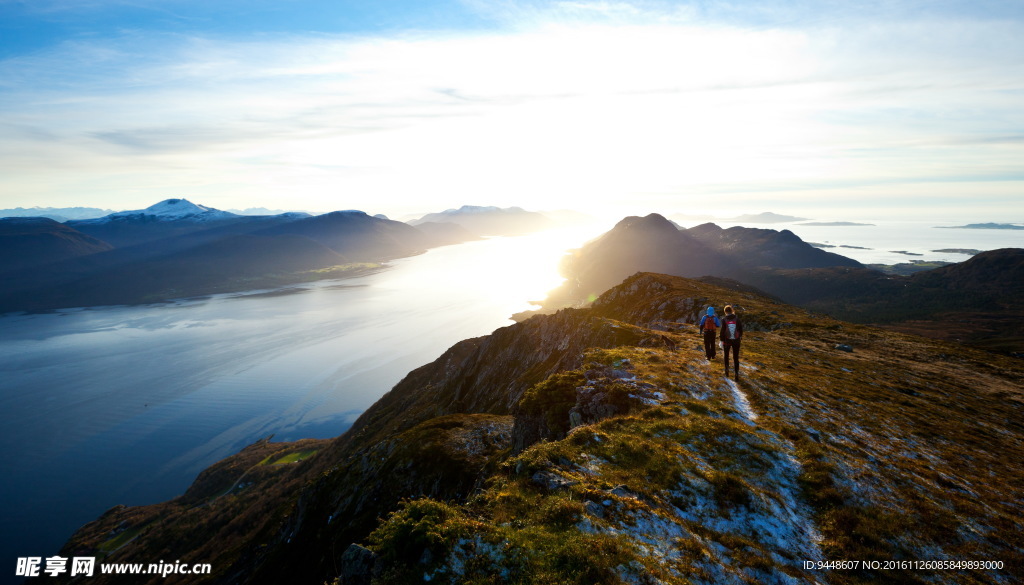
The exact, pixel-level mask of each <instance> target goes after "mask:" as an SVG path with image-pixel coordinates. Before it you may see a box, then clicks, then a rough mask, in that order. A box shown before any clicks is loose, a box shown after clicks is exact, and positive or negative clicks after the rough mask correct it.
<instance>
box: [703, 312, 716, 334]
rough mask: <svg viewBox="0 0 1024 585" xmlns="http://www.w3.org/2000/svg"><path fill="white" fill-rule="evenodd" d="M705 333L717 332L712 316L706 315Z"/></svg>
mask: <svg viewBox="0 0 1024 585" xmlns="http://www.w3.org/2000/svg"><path fill="white" fill-rule="evenodd" d="M703 330H704V331H710V332H712V333H714V332H715V330H716V329H715V318H714V317H712V316H711V315H704V328H703Z"/></svg>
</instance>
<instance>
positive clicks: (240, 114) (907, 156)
mask: <svg viewBox="0 0 1024 585" xmlns="http://www.w3.org/2000/svg"><path fill="white" fill-rule="evenodd" d="M480 6H481V7H480V8H479V9H480V10H484V9H485V7H483V5H482V4H481V5H480ZM652 6H653V8H652ZM663 8H666V7H665V6H662V5H660V4H657V5H655V4H651V3H628V4H627V3H616V2H598V3H593V2H559V3H543V4H541V3H530V4H527V5H524V4H522V3H487V6H486V9H487V10H490V11H491V12H492V14H499V13H501V12H502V11H504V13H505V15H506V17H507V18H508V19H510V21H511V20H516V21H517V22H520V23H525V22H527V20H528V19H524V17H523V14H524V10H526V11H532V12H531V14H533V16H531V17H530V18H534V19H537V20H536V22H537V23H538V24H531V25H526V24H523V25H522V26H516V27H510V28H506V29H504V30H502V31H497V32H493V31H492V32H480V31H477V32H457V31H450V32H447V33H436V32H434V33H425V32H420V33H415V32H408V33H404V34H391V35H387V36H381V35H362V36H357V35H302V36H298V35H274V36H265V37H259V38H252V37H250V38H244V39H235V40H231V39H216V38H207V37H199V36H195V35H172V34H154V33H148V34H141V33H127V34H125V35H123V36H121V37H119V38H116V39H111V40H95V41H82V40H79V41H75V42H68V43H65V44H64V45H62V46H60V47H57V48H55V49H53V50H50V51H45V52H41V53H37V54H34V55H31V56H27V57H19V58H15V59H8V60H6V61H3V62H0V88H2V89H3V91H2V92H0V116H2V117H3V119H5V120H11V121H16V124H17V127H18V128H19V131H18V132H11V133H6V132H5V133H2V134H0V155H3V158H2V160H3V161H4V162H0V167H2V170H3V173H0V174H2V175H3V178H0V187H2V188H3V191H4V192H7V193H22V194H25V196H26V197H28V196H33V197H44V196H47V194H48V193H49V194H52V193H56V192H58V191H59V192H62V193H72V194H73V196H74V197H76V198H77V200H78V202H82V203H89V204H95V205H104V206H110V207H127V208H131V207H134V208H138V207H140V206H143V207H144V206H145V205H148V204H149V203H151V201H148V200H133V201H131V202H130V203H129V202H125V203H123V204H120V205H119V204H118V203H117V202H116V201H112V200H111V199H100V196H102V197H113V196H116V195H117V194H120V196H121V197H146V198H155V197H158V196H160V197H162V196H163V195H165V194H167V193H176V194H180V195H186V196H190V197H192V198H198V199H201V200H202V201H205V202H206V203H207V204H211V205H215V206H218V207H248V206H251V205H257V204H265V205H268V206H273V205H278V204H277V203H275V201H279V200H280V198H281V197H288V198H289V199H290V200H292V201H295V205H296V206H299V207H305V208H311V209H331V208H335V207H339V206H341V207H367V208H370V210H371V211H385V212H387V211H393V212H395V213H400V212H401V211H402V210H404V209H410V208H416V209H423V208H424V207H426V208H428V209H429V208H434V207H437V208H442V207H454V206H458V205H460V204H462V203H465V202H466V201H468V200H474V201H480V199H481V197H483V198H484V199H486V201H482V202H484V203H494V204H520V205H525V206H527V207H531V206H532V207H540V206H543V205H549V204H553V205H556V206H569V207H571V206H573V205H574V203H576V202H578V201H579V200H580V199H579V198H580V197H585V199H584V200H585V201H586V202H587V203H588V204H594V203H595V202H604V203H611V202H614V201H615V200H619V199H623V198H632V199H636V198H647V200H649V202H650V208H652V209H664V210H665V211H666V212H670V211H672V209H670V208H666V207H665V206H672V207H676V208H680V207H685V206H686V200H687V198H690V197H694V196H699V195H700V194H702V193H708V192H716V193H728V192H733V193H740V192H764V191H765V190H768V191H771V192H777V193H784V194H788V195H787V196H789V197H792V198H793V200H800V201H808V202H810V203H813V200H814V198H815V197H817V195H815V193H814V192H813V191H814V190H822V189H829V188H836V189H844V188H848V189H864V188H868V187H870V186H871V185H876V186H878V188H879V189H885V188H888V187H886V186H888V185H893V184H896V183H898V184H900V185H904V187H901V189H904V190H906V192H907V193H908V195H907V196H908V197H910V196H911V195H910V193H912V191H913V188H912V187H910V185H922V187H920V196H921V197H925V196H926V194H927V192H928V188H926V187H924V186H923V185H926V184H931V183H934V182H935V181H944V180H945V181H950V182H958V183H960V184H961V185H962V184H963V180H962V178H963V177H969V178H970V180H971V181H972V182H975V183H978V184H984V183H991V182H994V181H996V180H1006V178H1007V177H1010V178H1012V177H1013V176H1014V171H1015V170H1019V168H1020V166H1019V162H1018V161H1020V160H1024V157H1022V156H1021V154H1022V152H1021V141H1020V140H1019V136H1020V135H1024V114H1022V113H1021V110H1020V108H1019V106H1018V105H1017V104H1018V103H1019V99H1018V98H1019V96H1020V93H1021V92H1022V91H1024V87H1022V85H1024V81H1022V80H1024V70H1022V68H1024V65H1022V64H1024V54H1022V53H1024V48H1021V47H1020V45H1019V43H1016V42H1015V39H1017V38H1019V36H1020V34H1021V32H1024V31H1022V30H1021V26H1020V24H1019V23H1016V22H1014V21H1005V20H1002V21H987V20H964V21H952V20H942V19H939V20H935V19H932V18H931V17H929V18H926V19H921V20H914V21H909V22H903V23H900V22H874V23H873V24H872V26H870V27H862V26H857V27H844V26H837V25H834V24H831V23H829V24H825V25H821V24H816V25H815V26H808V27H802V26H789V27H765V26H739V25H737V24H722V23H709V22H704V21H703V20H701V21H698V20H695V18H696V17H695V16H694V15H695V14H697V13H695V12H693V10H691V9H685V10H668V9H667V8H666V9H664V10H663ZM722 10H724V9H722ZM542 13H543V14H551V13H554V14H557V16H558V17H557V18H553V17H552V18H549V17H547V16H543V18H542V17H541V16H537V15H538V14H542ZM698 16H699V15H698ZM701 18H705V17H701ZM53 169H63V170H62V171H61V173H60V174H59V176H55V173H54V172H53ZM830 186H831V187H830ZM161 189H162V190H163V192H160V191H161ZM111 194H113V195H111ZM1000 196H1004V195H1000ZM339 197H343V198H344V201H339ZM424 200H430V201H432V203H430V204H424V203H423V201H424ZM433 201H436V203H433ZM51 202H53V203H59V202H56V201H53V200H52V199H46V200H38V201H36V200H33V201H28V200H25V201H22V200H17V201H15V200H12V201H10V202H5V203H10V205H8V206H13V205H14V204H49V203H51ZM883 202H884V201H880V203H883ZM382 204H385V205H388V206H390V207H388V208H385V209H382V208H380V206H381V205H382ZM278 206H280V205H278ZM374 206H377V207H374Z"/></svg>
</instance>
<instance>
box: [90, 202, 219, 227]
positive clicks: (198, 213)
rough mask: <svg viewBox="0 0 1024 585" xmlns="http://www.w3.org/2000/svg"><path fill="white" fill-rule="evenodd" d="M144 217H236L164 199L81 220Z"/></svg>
mask: <svg viewBox="0 0 1024 585" xmlns="http://www.w3.org/2000/svg"><path fill="white" fill-rule="evenodd" d="M145 217H150V218H155V219H156V220H158V221H177V220H185V221H211V220H220V219H231V218H235V217H238V216H237V215H235V214H234V213H230V212H227V211H221V210H219V209H214V208H213V207H206V206H205V205H196V204H195V203H192V202H191V201H189V200H188V199H164V200H163V201H161V202H159V203H156V204H153V205H150V206H149V207H147V208H145V209H135V210H130V211H119V212H117V213H111V214H110V215H107V216H104V217H101V218H97V219H88V220H82V222H86V223H105V222H109V221H124V220H129V219H132V218H145Z"/></svg>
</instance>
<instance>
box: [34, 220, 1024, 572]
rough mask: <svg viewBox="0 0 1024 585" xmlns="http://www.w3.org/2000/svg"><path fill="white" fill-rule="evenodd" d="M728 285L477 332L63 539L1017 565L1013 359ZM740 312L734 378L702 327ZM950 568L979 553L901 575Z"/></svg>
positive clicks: (619, 293)
mask: <svg viewBox="0 0 1024 585" xmlns="http://www.w3.org/2000/svg"><path fill="white" fill-rule="evenodd" d="M711 233H716V232H711ZM691 237H695V236H692V235H691ZM716 237H717V236H716ZM782 238H783V240H785V239H788V238H786V236H782ZM769 240H771V238H769ZM965 276H966V275H965ZM730 283H731V284H735V283H732V282H731V281H730ZM730 283H726V284H730ZM737 286H738V288H737V287H728V288H724V287H720V286H716V285H714V284H710V283H708V282H703V281H699V280H692V279H686V278H681V277H674V276H668V275H661V274H652V273H639V274H635V275H633V276H631V277H629V278H627V279H626V280H625V281H623V282H621V283H620V284H618V285H616V286H614V287H612V288H611V289H610V290H608V291H606V292H605V293H604V294H602V295H601V296H600V297H599V298H597V299H596V300H594V301H593V302H592V303H591V304H590V305H589V306H588V307H587V308H584V309H564V310H561V311H558V312H557V313H555V314H551V315H538V316H535V317H533V318H530V319H528V320H526V321H524V322H521V323H518V324H516V325H513V326H509V327H505V328H502V329H498V330H496V331H495V332H494V333H492V334H491V335H489V336H486V337H480V338H475V339H468V340H465V341H462V342H460V343H458V344H456V345H454V346H453V347H451V348H450V349H449V350H448V351H446V352H445V353H444V354H443V355H442V356H440V357H439V358H438V359H437V360H436V361H434V362H433V363H430V364H427V365H425V366H423V367H421V368H418V369H416V370H414V371H412V372H410V373H409V374H408V375H407V376H406V377H405V378H404V379H403V380H402V381H401V382H400V383H399V384H398V385H397V386H395V387H394V388H393V389H392V390H391V391H390V392H389V393H388V394H386V395H385V396H384V397H382V398H381V399H380V400H379V401H378V402H377V403H376V404H374V405H373V406H372V407H371V408H370V409H369V410H367V411H366V412H365V413H364V414H363V415H362V416H361V417H360V418H359V419H358V420H357V421H356V423H355V424H354V425H353V426H352V428H351V429H350V430H348V431H347V432H346V433H345V434H343V435H341V436H340V437H338V438H336V439H327V440H305V441H300V442H296V443H273V442H270V441H269V440H263V441H259V442H257V443H255V444H253V445H251V446H250V447H248V448H246V449H244V450H243V451H241V452H240V453H238V454H237V455H234V456H232V457H229V458H228V459H225V460H223V461H221V462H219V463H217V464H215V465H213V466H211V467H210V468H208V469H207V470H205V471H203V472H202V473H201V474H199V476H198V477H197V479H196V481H195V482H194V484H193V485H192V486H191V488H189V490H188V491H187V492H186V493H185V494H183V495H182V496H180V497H178V498H176V499H174V500H171V501H168V502H164V503H160V504H154V505H150V506H138V507H125V506H118V507H115V508H113V509H111V510H109V511H108V512H106V513H105V514H103V515H102V516H101V517H100V518H98V519H97V520H95V521H94V522H92V523H90V524H88V525H86V526H84V527H83V528H81V529H80V530H79V531H78V532H77V533H76V534H75V535H74V536H73V537H72V538H71V539H70V541H69V542H68V543H67V545H66V546H65V547H64V549H63V550H62V551H61V554H62V555H63V556H67V557H71V556H99V557H100V559H101V560H100V562H118V563H150V562H153V560H154V559H180V560H182V562H184V563H210V564H211V566H212V567H213V574H212V575H203V576H197V575H193V576H191V579H190V581H189V582H191V583H240V584H243V583H244V584H262V583H268V584H270V583H275V584H276V583H283V582H289V583H335V584H352V583H371V582H372V583H374V584H392V583H394V584H397V583H410V582H414V581H416V582H422V581H431V582H434V581H440V582H445V583H484V582H516V583H572V584H575V583H579V584H592V583H671V584H676V583H680V584H681V583H701V584H705V583H707V584H710V583H722V584H737V585H738V584H746V583H806V584H823V585H829V584H848V583H909V584H924V583H936V582H941V583H953V582H956V583H967V584H981V583H1010V582H1018V581H1020V580H1022V579H1024V569H1022V567H1024V525H1022V524H1021V518H1024V502H1022V500H1021V498H1020V497H1019V495H1020V489H1019V486H1020V485H1021V482H1022V481H1024V465H1022V464H1021V461H1024V392H1022V388H1024V365H1022V362H1021V361H1020V360H1019V359H1015V358H1011V357H1008V356H1002V355H998V354H993V353H989V352H984V351H979V350H975V349H971V348H968V347H964V346H962V345H959V344H953V343H948V342H943V341H938V340H931V339H926V338H922V337H919V336H913V335H905V334H902V333H898V332H894V331H890V330H885V329H879V328H875V327H869V326H864V325H857V324H852V323H847V322H842V321H837V320H835V319H832V318H830V317H828V316H824V315H821V314H818V313H812V312H808V311H806V310H804V309H800V308H797V307H794V306H791V305H787V304H784V303H781V302H779V301H778V300H777V299H775V298H772V297H770V296H765V295H762V294H759V293H757V292H755V291H753V290H750V289H749V287H747V288H743V287H742V286H739V285H737ZM726 302H727V303H731V304H732V305H733V306H734V307H736V309H737V312H738V314H739V315H740V318H741V319H742V320H743V322H744V324H745V331H746V333H745V335H744V338H743V356H742V360H741V368H740V375H739V376H738V381H734V380H732V379H726V378H725V377H723V376H722V373H721V371H720V368H721V362H711V363H709V362H708V361H707V360H706V359H705V358H704V356H703V349H702V347H701V344H700V342H699V339H698V332H697V331H696V327H695V325H694V322H695V320H696V319H697V318H698V317H699V316H700V315H701V314H703V312H704V309H705V307H706V306H708V305H709V304H713V305H720V304H723V303H726ZM949 560H954V561H972V562H978V561H981V562H985V561H989V562H990V563H989V564H982V565H978V566H977V567H970V568H969V567H968V566H967V565H966V564H963V565H961V564H953V563H945V564H930V565H927V566H925V565H922V566H914V565H912V563H914V562H916V561H949ZM839 561H845V562H846V564H844V565H842V568H839V565H830V564H829V563H834V562H839ZM866 561H867V562H866ZM874 561H879V563H878V564H877V565H876V564H874ZM893 561H895V562H896V564H895V565H893V566H889V565H887V564H885V563H887V562H893ZM853 562H856V564H853ZM993 562H997V563H998V565H996V564H993ZM47 580H48V581H53V582H67V579H66V578H65V579H63V580H62V579H60V578H58V579H47ZM90 582H95V583H129V582H130V583H143V582H148V583H160V582H163V581H162V578H161V577H158V576H152V577H151V578H149V580H148V581H147V580H146V579H145V578H143V579H141V580H140V578H139V576H137V575H131V576H124V575H122V576H117V575H97V576H96V577H94V578H92V579H90Z"/></svg>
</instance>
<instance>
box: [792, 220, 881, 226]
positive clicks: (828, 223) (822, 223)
mask: <svg viewBox="0 0 1024 585" xmlns="http://www.w3.org/2000/svg"><path fill="white" fill-rule="evenodd" d="M800 225H811V226H818V227H851V226H874V225H875V224H873V223H857V222H855V221H812V222H808V223H802V224H800Z"/></svg>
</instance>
